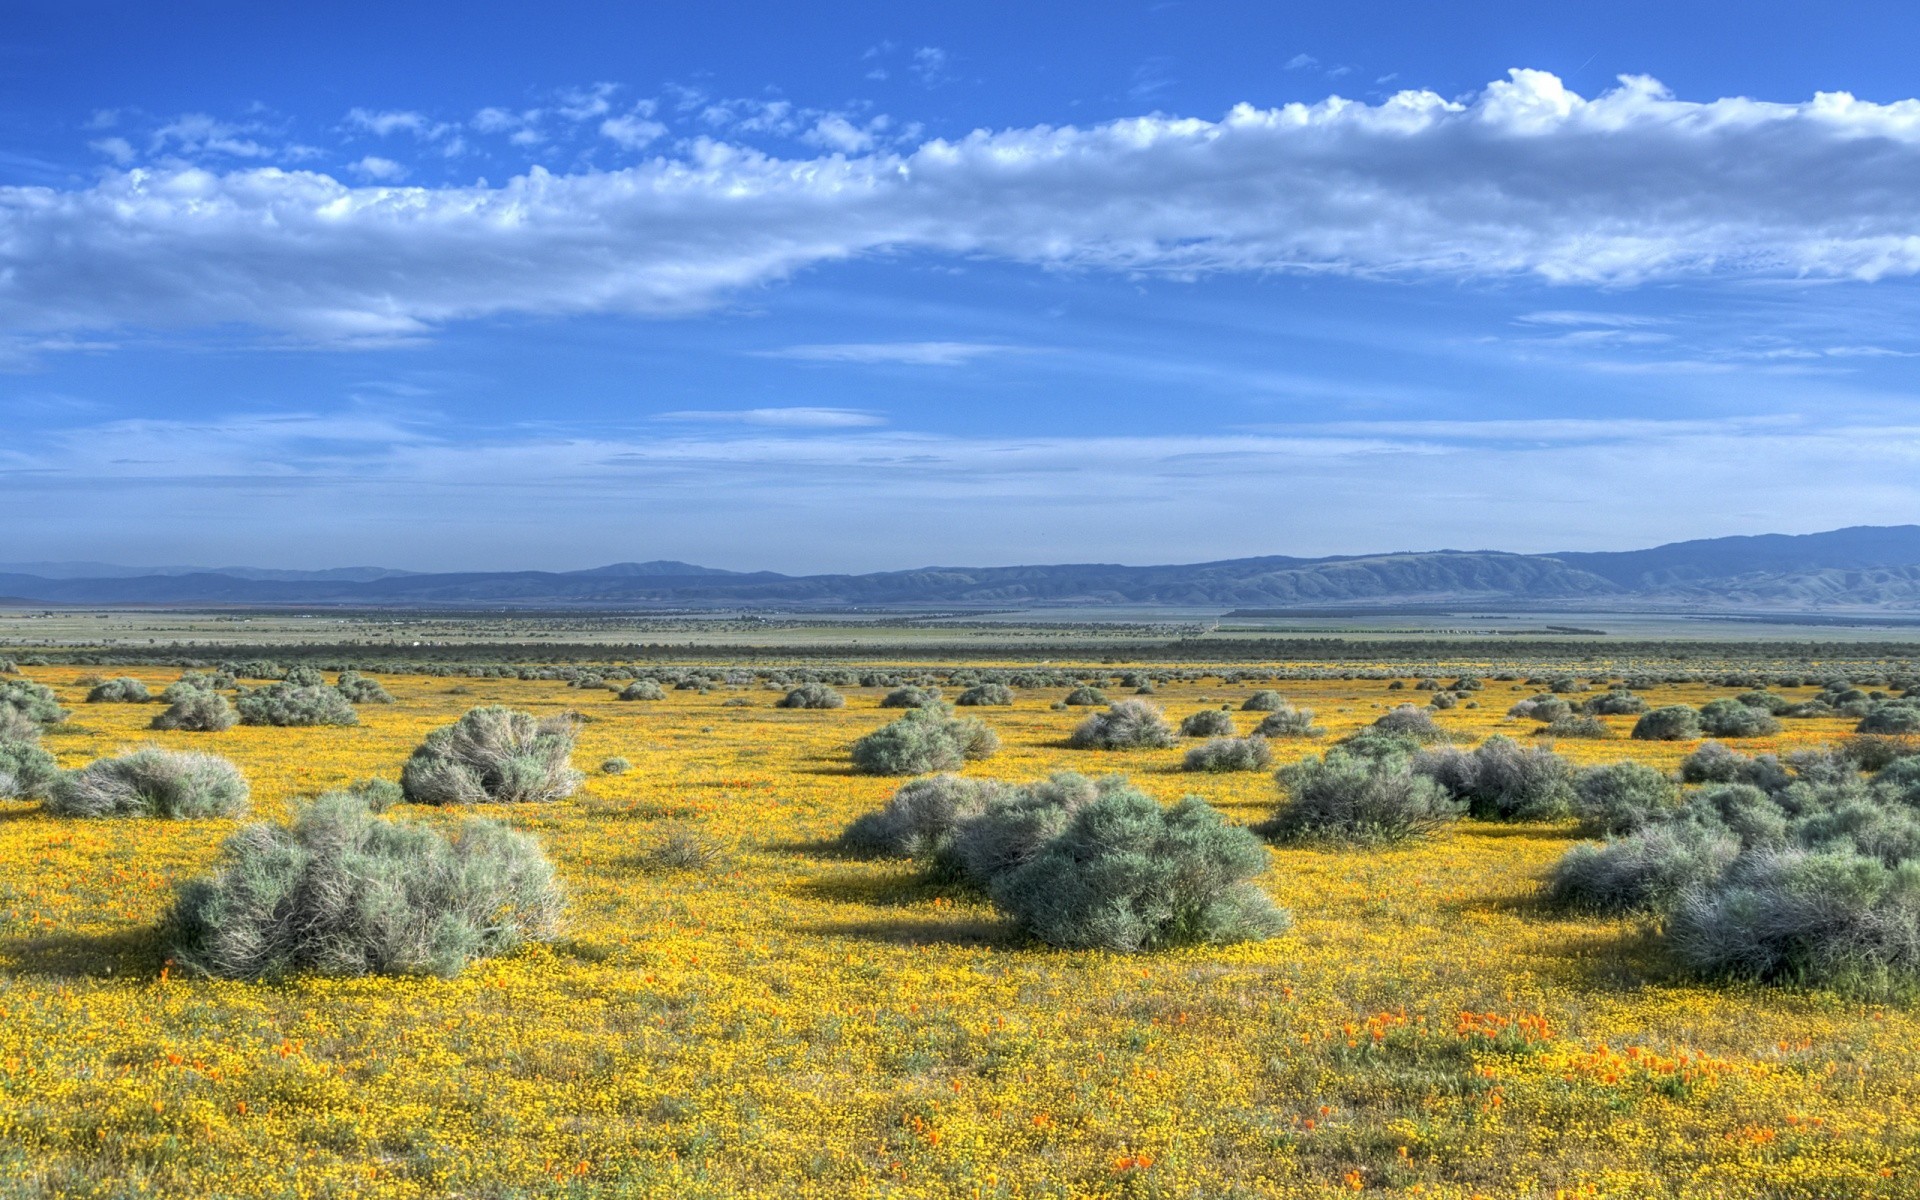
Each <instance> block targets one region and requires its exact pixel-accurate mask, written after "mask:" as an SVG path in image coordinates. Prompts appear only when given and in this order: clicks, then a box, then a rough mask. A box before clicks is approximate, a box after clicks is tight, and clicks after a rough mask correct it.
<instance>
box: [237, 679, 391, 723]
mask: <svg viewBox="0 0 1920 1200" xmlns="http://www.w3.org/2000/svg"><path fill="white" fill-rule="evenodd" d="M233 707H234V710H235V711H236V712H238V713H239V714H240V723H241V724H242V725H286V726H307V725H358V724H359V723H360V715H359V714H358V713H356V712H354V711H353V705H352V704H350V703H348V701H347V698H346V697H345V696H343V695H341V694H340V693H339V692H338V691H336V690H335V689H333V688H330V687H328V686H326V685H325V684H318V685H315V684H291V683H275V684H269V685H268V686H266V687H263V688H261V689H259V690H258V691H251V692H242V693H241V694H240V695H239V697H238V698H236V699H235V700H234V704H233Z"/></svg>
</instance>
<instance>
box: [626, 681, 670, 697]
mask: <svg viewBox="0 0 1920 1200" xmlns="http://www.w3.org/2000/svg"><path fill="white" fill-rule="evenodd" d="M666 698H667V690H666V689H665V688H663V687H661V686H660V684H659V683H658V682H656V681H655V680H652V679H636V680H634V681H633V682H632V683H630V684H628V685H627V686H626V687H624V688H621V689H620V693H619V695H618V696H617V697H616V699H620V700H665V699H666Z"/></svg>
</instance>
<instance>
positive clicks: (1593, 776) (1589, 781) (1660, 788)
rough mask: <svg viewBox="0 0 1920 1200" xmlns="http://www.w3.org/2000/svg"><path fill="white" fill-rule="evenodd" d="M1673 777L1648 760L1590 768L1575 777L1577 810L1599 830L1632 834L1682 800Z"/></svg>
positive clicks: (1587, 823)
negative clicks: (1646, 761)
mask: <svg viewBox="0 0 1920 1200" xmlns="http://www.w3.org/2000/svg"><path fill="white" fill-rule="evenodd" d="M1679 800H1680V789H1678V788H1676V787H1675V786H1674V785H1673V780H1671V779H1669V778H1667V777H1666V776H1665V775H1663V774H1662V773H1660V772H1659V771H1656V770H1654V769H1653V768H1652V767H1649V766H1647V765H1646V764H1645V763H1637V762H1618V763H1612V764H1610V765H1608V766H1604V767H1588V768H1587V769H1586V770H1584V771H1581V772H1580V773H1579V774H1578V775H1576V776H1574V779H1573V811H1574V814H1575V815H1576V816H1578V817H1579V818H1580V822H1581V824H1582V825H1584V826H1585V827H1586V828H1588V829H1590V830H1592V831H1593V832H1595V833H1602V834H1609V835H1611V834H1622V833H1632V832H1633V831H1635V830H1636V829H1639V828H1641V827H1642V826H1644V825H1646V824H1648V823H1649V822H1651V821H1652V820H1653V819H1654V818H1655V817H1656V816H1659V815H1663V814H1666V813H1668V812H1671V811H1672V810H1673V807H1674V806H1675V805H1676V804H1678V803H1679Z"/></svg>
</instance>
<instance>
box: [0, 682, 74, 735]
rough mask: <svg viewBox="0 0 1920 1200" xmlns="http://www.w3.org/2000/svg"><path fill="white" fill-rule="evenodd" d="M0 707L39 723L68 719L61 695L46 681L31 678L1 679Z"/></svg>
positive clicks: (51, 722) (54, 722) (48, 723)
mask: <svg viewBox="0 0 1920 1200" xmlns="http://www.w3.org/2000/svg"><path fill="white" fill-rule="evenodd" d="M0 708H11V709H12V710H14V711H15V712H17V713H19V714H20V715H21V716H23V717H25V718H26V719H27V720H29V721H32V722H34V723H36V724H39V725H53V724H57V723H58V722H61V721H64V720H66V719H67V710H66V709H64V708H61V707H60V700H59V697H57V696H55V695H54V694H53V689H52V688H50V687H48V686H47V685H46V684H44V683H35V682H33V681H32V680H31V679H0Z"/></svg>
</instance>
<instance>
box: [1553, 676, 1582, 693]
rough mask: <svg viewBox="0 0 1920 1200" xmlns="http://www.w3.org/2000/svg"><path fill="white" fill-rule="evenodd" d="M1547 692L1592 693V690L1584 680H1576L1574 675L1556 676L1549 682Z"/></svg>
mask: <svg viewBox="0 0 1920 1200" xmlns="http://www.w3.org/2000/svg"><path fill="white" fill-rule="evenodd" d="M1547 690H1548V691H1549V692H1556V693H1564V692H1585V691H1591V690H1592V689H1591V688H1590V687H1589V686H1588V684H1587V681H1586V680H1584V679H1576V678H1574V677H1573V676H1572V675H1555V676H1554V677H1553V678H1552V679H1550V680H1548V681H1547Z"/></svg>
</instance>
